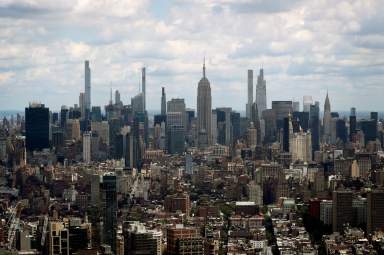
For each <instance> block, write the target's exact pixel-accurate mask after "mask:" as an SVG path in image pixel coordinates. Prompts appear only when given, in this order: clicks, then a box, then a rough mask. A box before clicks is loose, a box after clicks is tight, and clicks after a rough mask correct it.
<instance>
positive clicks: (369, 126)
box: [360, 120, 377, 144]
mask: <svg viewBox="0 0 384 255" xmlns="http://www.w3.org/2000/svg"><path fill="white" fill-rule="evenodd" d="M360 128H361V131H363V133H364V141H365V144H367V143H368V142H370V141H376V135H377V134H376V132H377V123H376V121H375V120H362V121H360Z"/></svg>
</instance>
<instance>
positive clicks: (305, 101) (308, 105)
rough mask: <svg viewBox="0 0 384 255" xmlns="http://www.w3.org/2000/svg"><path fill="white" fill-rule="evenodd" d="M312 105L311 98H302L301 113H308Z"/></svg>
mask: <svg viewBox="0 0 384 255" xmlns="http://www.w3.org/2000/svg"><path fill="white" fill-rule="evenodd" d="M312 104H313V100H312V96H303V112H309V110H310V108H311V105H312Z"/></svg>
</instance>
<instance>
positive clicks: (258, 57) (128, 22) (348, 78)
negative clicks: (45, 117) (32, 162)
mask: <svg viewBox="0 0 384 255" xmlns="http://www.w3.org/2000/svg"><path fill="white" fill-rule="evenodd" d="M383 12H384V6H383V4H382V2H381V1H379V0H376V1H375V0H365V1H331V0H328V1H320V0H309V1H304V0H293V1H284V0H276V1H268V0H209V1H208V0H189V1H184V0H168V1H165V0H164V1H147V0H141V1H118V0H115V1H102V0H93V1H90V0H83V1H75V0H65V1H64V0H63V1H51V0H5V1H0V23H1V24H2V25H1V27H0V38H1V40H0V46H1V47H0V90H1V93H0V109H1V110H8V109H16V110H20V109H23V108H24V107H25V106H27V105H28V102H30V101H40V102H42V103H44V104H45V105H47V106H48V107H50V108H52V109H59V108H60V106H61V105H73V104H75V103H78V98H79V93H80V92H82V91H83V87H84V69H83V68H84V60H86V59H88V60H90V66H91V70H92V85H91V86H92V105H105V104H107V103H108V100H109V90H110V87H111V86H112V87H113V89H118V90H119V91H120V93H121V97H122V98H121V99H122V100H123V102H124V103H126V104H127V103H130V98H131V97H132V96H134V95H136V94H137V92H138V91H139V85H140V79H141V74H140V68H141V67H142V66H146V67H147V108H148V109H150V110H158V109H160V95H161V87H162V86H164V87H166V92H167V99H168V100H170V99H171V98H175V97H182V98H185V100H186V104H187V106H188V107H193V108H195V107H196V94H197V82H198V81H199V79H200V78H201V76H202V62H203V57H204V55H205V56H206V59H207V77H208V79H209V80H210V82H211V86H212V103H213V107H218V106H230V107H232V108H233V109H236V110H240V111H244V110H245V103H246V98H247V69H254V70H255V74H257V73H258V69H259V68H260V67H261V66H262V67H263V68H264V70H265V79H266V81H267V100H268V106H270V102H271V101H272V100H297V101H300V102H302V97H303V95H312V97H313V99H314V100H317V101H320V104H321V108H322V105H323V102H324V99H325V94H326V91H327V90H328V91H329V95H330V100H331V106H332V109H337V110H341V109H344V110H348V109H349V108H350V107H351V106H355V107H356V108H357V110H358V111H359V110H380V109H381V108H383V107H384V101H383V100H382V94H383V88H382V85H383V80H384V79H383V78H384V75H383V73H384V72H383V71H384V62H383V59H384V26H383V24H384V16H383V15H382V13H383Z"/></svg>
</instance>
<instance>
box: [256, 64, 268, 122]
mask: <svg viewBox="0 0 384 255" xmlns="http://www.w3.org/2000/svg"><path fill="white" fill-rule="evenodd" d="M256 104H257V109H258V111H259V116H260V117H261V116H263V115H262V113H263V111H264V110H266V109H267V86H266V81H265V80H264V70H263V68H261V69H260V74H259V76H258V77H257V84H256Z"/></svg>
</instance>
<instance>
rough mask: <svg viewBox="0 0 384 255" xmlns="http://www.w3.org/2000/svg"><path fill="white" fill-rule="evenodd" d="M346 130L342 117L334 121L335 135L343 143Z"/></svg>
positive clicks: (345, 137) (345, 138)
mask: <svg viewBox="0 0 384 255" xmlns="http://www.w3.org/2000/svg"><path fill="white" fill-rule="evenodd" d="M347 136H348V131H347V127H346V125H345V121H344V120H343V119H338V120H337V121H336V137H337V138H338V139H340V140H341V141H342V142H343V143H346V142H347Z"/></svg>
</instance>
